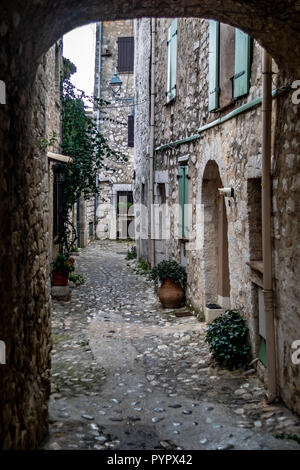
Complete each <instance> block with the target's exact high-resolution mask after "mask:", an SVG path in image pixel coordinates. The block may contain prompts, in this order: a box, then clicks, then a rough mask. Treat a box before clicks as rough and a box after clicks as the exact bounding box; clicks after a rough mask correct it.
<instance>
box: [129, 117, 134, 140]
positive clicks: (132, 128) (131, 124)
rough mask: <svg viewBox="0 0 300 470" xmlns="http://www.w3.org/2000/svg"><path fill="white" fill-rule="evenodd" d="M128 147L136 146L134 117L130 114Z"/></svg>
mask: <svg viewBox="0 0 300 470" xmlns="http://www.w3.org/2000/svg"><path fill="white" fill-rule="evenodd" d="M128 147H134V117H133V116H128Z"/></svg>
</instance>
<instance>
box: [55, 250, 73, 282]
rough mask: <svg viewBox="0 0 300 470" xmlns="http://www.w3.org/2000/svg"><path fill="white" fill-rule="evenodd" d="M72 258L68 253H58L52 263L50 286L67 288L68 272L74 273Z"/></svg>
mask: <svg viewBox="0 0 300 470" xmlns="http://www.w3.org/2000/svg"><path fill="white" fill-rule="evenodd" d="M74 261H75V260H74V258H71V257H70V255H69V254H68V253H58V255H57V257H56V258H55V260H54V261H53V263H52V285H53V286H67V285H68V281H69V274H70V272H72V271H74V269H75V267H74Z"/></svg>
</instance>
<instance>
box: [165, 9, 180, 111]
mask: <svg viewBox="0 0 300 470" xmlns="http://www.w3.org/2000/svg"><path fill="white" fill-rule="evenodd" d="M177 24H178V21H177V18H175V19H174V20H173V21H172V23H171V26H170V27H169V34H168V81H167V91H166V97H167V103H170V101H172V100H173V99H174V98H175V96H176V73H177Z"/></svg>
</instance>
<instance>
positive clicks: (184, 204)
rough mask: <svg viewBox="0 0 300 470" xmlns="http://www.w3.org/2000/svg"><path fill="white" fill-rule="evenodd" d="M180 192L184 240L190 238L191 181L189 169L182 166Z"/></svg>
mask: <svg viewBox="0 0 300 470" xmlns="http://www.w3.org/2000/svg"><path fill="white" fill-rule="evenodd" d="M178 180H179V183H178V191H179V206H180V209H181V213H180V220H179V225H180V234H181V236H182V237H183V238H186V237H187V236H188V203H189V180H188V167H187V166H180V167H179V169H178Z"/></svg>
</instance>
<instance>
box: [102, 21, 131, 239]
mask: <svg viewBox="0 0 300 470" xmlns="http://www.w3.org/2000/svg"><path fill="white" fill-rule="evenodd" d="M133 58H134V29H133V20H129V21H102V22H100V23H98V24H97V28H96V58H95V89H94V95H95V96H96V97H97V98H99V99H101V100H103V102H102V104H101V105H100V106H98V107H97V106H96V107H95V113H94V115H95V116H94V117H95V120H96V121H97V126H98V130H99V131H100V132H101V133H102V134H103V136H104V137H105V138H106V139H107V141H108V145H109V146H110V148H111V149H113V150H115V151H117V152H121V153H122V155H123V157H122V158H121V159H119V160H118V159H117V158H110V159H109V161H104V162H103V163H104V165H103V169H102V170H101V171H100V173H99V182H98V185H99V194H98V199H97V227H96V235H97V237H98V238H101V239H103V238H104V239H105V238H119V237H120V238H128V237H129V238H133V237H134V224H133V217H132V213H131V212H130V210H129V211H127V208H128V207H129V206H130V204H132V203H133V195H132V178H133V145H134V135H133V122H134V110H135V107H134V73H133V72H134V62H133ZM115 74H116V75H115ZM113 77H114V78H116V77H117V78H118V79H119V80H120V81H121V82H122V85H121V88H120V90H119V86H118V85H117V86H115V87H113V86H112V85H111V81H112V79H113ZM127 219H128V220H127ZM130 223H131V225H130V228H129V224H130ZM129 232H130V233H129Z"/></svg>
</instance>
